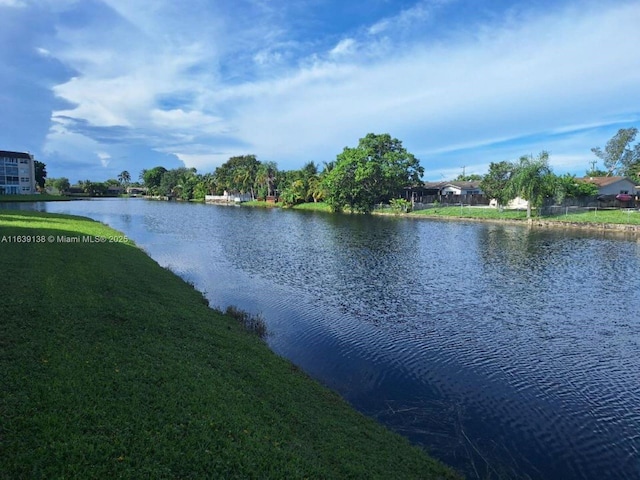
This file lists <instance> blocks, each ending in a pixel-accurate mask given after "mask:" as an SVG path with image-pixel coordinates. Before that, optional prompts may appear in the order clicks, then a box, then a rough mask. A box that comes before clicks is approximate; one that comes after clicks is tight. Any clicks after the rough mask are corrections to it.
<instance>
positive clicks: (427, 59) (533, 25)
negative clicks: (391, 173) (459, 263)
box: [0, 0, 640, 173]
mask: <svg viewBox="0 0 640 480" xmlns="http://www.w3.org/2000/svg"><path fill="white" fill-rule="evenodd" d="M0 2H5V3H6V2H7V0H0ZM107 3H108V4H109V5H110V6H111V7H112V8H113V9H115V11H116V12H117V13H118V14H119V15H120V16H121V18H122V22H124V25H119V24H118V25H115V26H114V28H116V29H117V31H118V35H114V36H113V37H110V38H109V41H108V42H105V38H104V32H100V31H96V32H93V31H91V29H79V30H73V31H72V30H64V29H59V30H58V31H59V38H58V39H57V40H58V43H57V44H56V45H55V48H50V46H49V45H43V47H41V49H39V51H40V54H41V55H45V54H48V53H49V51H54V52H56V53H55V55H56V58H58V59H59V60H61V61H62V62H64V63H65V64H66V65H68V66H69V67H70V68H73V69H74V70H75V71H76V72H77V76H76V77H75V78H73V79H71V80H69V81H67V82H65V83H62V84H60V85H57V86H56V87H55V88H54V92H55V94H56V95H57V96H58V97H59V98H61V99H64V100H66V101H67V102H69V103H70V104H71V106H70V107H68V108H64V109H61V110H58V111H56V112H54V114H53V118H54V120H55V121H54V126H53V127H52V130H51V132H50V135H49V138H48V142H49V143H50V145H49V147H50V148H54V147H55V148H58V147H61V146H62V145H68V143H69V142H71V141H73V142H77V143H78V144H79V145H82V149H83V151H84V150H85V149H86V150H89V149H91V151H92V152H96V151H102V150H100V148H103V147H101V146H100V145H101V143H100V142H97V141H95V140H92V139H90V138H88V137H86V138H81V137H82V135H80V134H78V133H74V132H73V128H74V125H75V123H74V122H67V121H65V120H64V118H63V117H69V118H72V119H75V120H78V121H80V123H82V124H83V125H84V124H88V125H90V126H93V127H115V126H118V127H126V128H127V129H131V131H134V132H135V135H136V136H137V138H140V139H142V140H146V141H147V142H148V144H149V145H151V146H152V147H153V148H154V149H156V150H158V151H161V152H169V153H173V154H175V155H177V156H178V158H180V159H181V160H182V161H183V162H184V163H185V164H186V165H187V166H195V167H196V168H198V169H202V168H206V166H207V165H210V166H214V165H217V164H220V163H222V162H223V161H224V160H226V159H228V157H229V156H231V155H236V154H242V153H256V154H257V155H258V156H259V158H260V159H263V160H275V161H277V162H278V163H279V165H280V166H281V167H282V168H297V167H299V166H300V165H301V164H302V163H303V162H304V161H308V160H314V161H316V162H321V161H323V160H331V159H333V158H335V155H336V154H337V153H339V152H340V150H341V149H342V147H344V146H346V145H355V144H356V142H357V140H358V138H360V137H362V136H364V135H365V134H366V133H368V132H378V133H381V132H389V133H390V134H392V135H394V136H396V137H398V138H400V139H401V140H403V142H404V144H405V146H406V147H407V148H409V149H410V150H411V151H412V152H413V153H415V154H416V155H418V157H420V156H421V155H422V156H425V157H426V158H430V159H431V161H432V162H434V163H435V162H437V161H438V157H439V156H441V157H443V158H445V159H452V158H454V155H455V154H456V152H460V154H461V155H464V154H467V155H469V152H471V151H472V150H474V149H475V150H476V151H480V152H482V151H488V150H489V149H490V148H492V146H495V145H496V144H499V143H501V142H507V141H509V140H514V139H519V138H521V137H526V136H531V135H534V134H567V133H570V132H573V131H575V130H577V129H580V128H584V126H597V125H602V124H607V122H610V121H613V120H612V119H620V118H637V114H638V105H640V53H639V52H638V49H637V48H636V47H635V46H636V45H638V44H640V31H639V30H638V29H637V25H638V24H639V22H640V8H639V7H638V4H637V3H623V4H619V5H609V4H599V5H596V4H593V5H582V4H581V5H579V6H578V7H575V8H567V9H564V10H554V11H549V12H548V13H542V14H538V15H537V16H536V15H534V14H533V13H529V14H527V15H526V17H525V16H522V15H521V16H518V15H517V14H514V15H513V16H512V17H510V18H508V19H506V20H503V22H502V23H501V24H493V25H485V26H484V27H482V28H480V29H475V30H471V29H470V30H469V31H461V32H455V33H450V34H447V38H446V39H444V40H442V41H430V42H429V43H426V42H425V41H423V40H415V39H414V40H412V39H411V38H407V37H403V39H402V42H401V43H394V42H395V40H394V38H393V35H392V33H393V32H395V31H403V27H407V28H408V29H409V30H411V29H413V28H416V29H417V28H418V27H420V26H421V25H422V24H424V23H425V22H430V21H431V20H433V19H434V18H435V20H437V18H436V17H435V15H437V13H438V10H437V9H438V8H439V6H440V5H442V4H443V3H446V2H438V1H431V2H419V3H417V4H416V5H415V6H414V7H412V8H409V9H406V10H404V11H401V12H399V13H398V14H397V15H396V16H393V17H389V18H386V19H383V20H380V21H379V22H377V23H375V24H373V25H372V26H370V27H369V28H368V30H366V29H365V30H362V29H360V30H357V31H347V32H343V33H342V40H340V41H339V42H338V43H334V46H333V48H327V46H326V45H327V44H326V43H323V42H322V41H318V42H317V44H316V45H317V49H316V51H315V52H311V53H309V54H308V55H307V56H304V57H297V58H296V57H295V56H294V53H293V52H297V51H299V50H298V48H299V47H300V45H299V44H296V43H295V41H294V40H293V39H290V40H289V41H287V39H283V38H282V36H283V35H285V34H286V28H285V27H283V26H279V25H277V24H273V23H270V22H273V21H274V18H275V12H271V13H270V14H269V20H268V21H266V20H265V21H264V22H263V23H261V22H255V25H252V26H251V28H249V29H248V30H247V31H243V29H242V28H240V27H242V26H244V25H245V23H247V22H248V20H246V19H245V20H242V19H232V18H231V17H229V16H225V15H223V14H221V13H220V12H219V11H218V10H216V9H215V8H217V7H211V6H209V7H208V8H209V10H207V11H203V12H202V13H200V12H199V11H197V9H191V10H189V9H181V8H178V7H177V6H176V5H177V4H175V2H168V1H152V2H151V1H145V2H143V3H140V2H130V1H126V0H108V1H107ZM1 4H2V3H0V5H1ZM265 8H266V7H265ZM210 9H213V10H210ZM251 18H252V20H253V19H255V16H254V17H251ZM435 20H434V21H435ZM409 27H411V28H409ZM474 28H475V27H474ZM230 32H237V34H236V35H230ZM268 32H273V33H268ZM367 34H368V35H369V36H367ZM373 37H375V38H373ZM382 37H384V39H382V40H381V38H382ZM419 38H424V37H419ZM310 43H311V42H310ZM399 45H402V48H399ZM383 52H387V53H389V54H388V55H386V54H385V55H383V54H382V53H383ZM236 54H237V55H236ZM245 62H246V63H245ZM275 66H277V68H273V67H275ZM237 78H242V79H244V81H243V82H242V83H237V82H238V80H237ZM247 78H250V79H251V80H246V79H247ZM65 133H66V134H68V135H67V137H66V138H65V139H64V140H63V134H65ZM86 135H90V133H87V134H86ZM541 138H547V140H546V142H552V141H553V140H549V138H548V137H544V136H542V137H541ZM535 142H536V140H535V139H534V140H532V142H531V143H530V144H526V142H525V145H527V148H531V149H532V150H533V151H532V152H531V153H537V152H538V151H540V150H541V149H545V148H546V149H549V150H551V151H552V154H553V148H552V146H553V145H551V146H550V145H549V143H545V144H542V143H541V144H540V145H537V144H536V143H535ZM194 143H196V145H194ZM538 147H539V148H538ZM516 148H518V147H517V146H516V147H514V150H513V152H514V153H515V151H516ZM569 148H570V146H569V145H567V150H566V151H565V150H562V149H561V150H559V151H558V162H559V163H562V164H566V165H570V164H571V165H573V164H575V163H576V162H577V159H576V158H575V155H576V154H575V150H574V151H570V150H569ZM571 148H578V143H576V144H574V145H573V147H571ZM496 152H497V153H496ZM507 153H509V154H510V153H511V151H510V150H508V149H506V148H495V150H494V154H507ZM523 153H530V152H529V151H525V152H520V153H519V154H523ZM585 153H586V154H588V151H587V152H585ZM519 154H518V155H519ZM553 158H554V157H553V155H552V161H553ZM504 159H508V158H499V159H495V160H494V159H493V158H492V159H490V160H489V161H499V160H504ZM452 161H453V160H452ZM456 163H458V161H457V160H456ZM465 163H467V162H465ZM468 163H471V162H468ZM475 163H477V164H478V165H484V164H488V162H487V161H484V160H483V161H477V162H475ZM425 167H427V170H429V168H430V166H429V165H425ZM447 168H450V167H447ZM456 168H457V167H456ZM433 169H434V170H435V168H433ZM450 169H451V168H450ZM454 170H455V169H454ZM443 171H445V170H443ZM447 171H448V170H447ZM458 173H460V172H458Z"/></svg>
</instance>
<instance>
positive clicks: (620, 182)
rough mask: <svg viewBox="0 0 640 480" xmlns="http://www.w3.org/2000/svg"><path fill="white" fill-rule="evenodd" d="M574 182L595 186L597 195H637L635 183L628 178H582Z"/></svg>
mask: <svg viewBox="0 0 640 480" xmlns="http://www.w3.org/2000/svg"><path fill="white" fill-rule="evenodd" d="M576 180H577V181H579V182H585V183H593V184H595V185H596V186H597V187H598V195H618V194H620V193H625V194H628V195H637V194H638V193H639V191H638V187H636V182H634V181H633V180H631V179H630V178H628V177H583V178H578V179H576Z"/></svg>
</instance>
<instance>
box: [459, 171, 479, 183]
mask: <svg viewBox="0 0 640 480" xmlns="http://www.w3.org/2000/svg"><path fill="white" fill-rule="evenodd" d="M480 180H482V175H478V174H477V173H471V174H469V175H463V174H460V175H458V176H457V177H456V179H455V181H456V182H477V181H480Z"/></svg>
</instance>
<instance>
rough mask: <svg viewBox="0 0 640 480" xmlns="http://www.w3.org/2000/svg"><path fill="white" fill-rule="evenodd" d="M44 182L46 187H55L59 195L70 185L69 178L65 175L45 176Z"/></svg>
mask: <svg viewBox="0 0 640 480" xmlns="http://www.w3.org/2000/svg"><path fill="white" fill-rule="evenodd" d="M45 184H46V186H47V187H52V188H55V189H56V190H57V191H58V192H59V193H60V194H61V195H62V194H64V193H65V192H67V191H68V190H69V187H70V186H71V184H70V183H69V179H68V178H66V177H60V178H47V180H46V182H45Z"/></svg>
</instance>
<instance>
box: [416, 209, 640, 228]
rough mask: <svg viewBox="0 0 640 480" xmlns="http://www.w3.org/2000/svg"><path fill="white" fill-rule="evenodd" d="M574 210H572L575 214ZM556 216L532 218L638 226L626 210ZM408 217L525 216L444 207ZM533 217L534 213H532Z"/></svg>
mask: <svg viewBox="0 0 640 480" xmlns="http://www.w3.org/2000/svg"><path fill="white" fill-rule="evenodd" d="M575 211H576V209H573V212H575ZM557 212H558V213H557V214H554V215H550V216H547V215H545V216H540V217H534V218H536V219H540V220H545V221H550V222H554V221H557V222H578V223H599V224H602V223H614V224H634V225H639V224H640V212H639V211H638V210H628V209H592V210H588V211H580V212H577V213H572V209H571V208H569V209H562V208H559V209H557ZM410 215H414V216H420V217H457V218H470V219H486V220H526V218H527V214H526V212H525V211H523V210H503V211H502V212H500V211H499V210H497V209H495V208H481V207H468V206H465V207H460V206H451V207H449V206H446V207H435V208H429V209H426V210H418V211H415V212H412V213H411V214H410ZM534 216H535V212H534Z"/></svg>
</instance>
